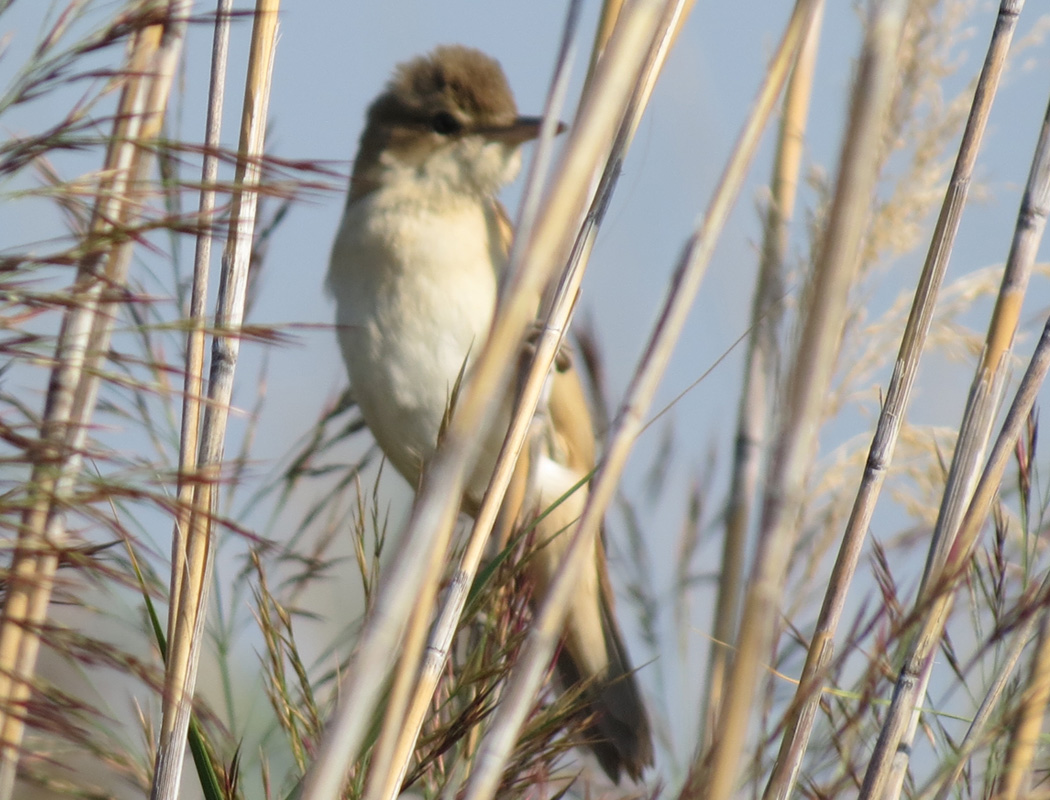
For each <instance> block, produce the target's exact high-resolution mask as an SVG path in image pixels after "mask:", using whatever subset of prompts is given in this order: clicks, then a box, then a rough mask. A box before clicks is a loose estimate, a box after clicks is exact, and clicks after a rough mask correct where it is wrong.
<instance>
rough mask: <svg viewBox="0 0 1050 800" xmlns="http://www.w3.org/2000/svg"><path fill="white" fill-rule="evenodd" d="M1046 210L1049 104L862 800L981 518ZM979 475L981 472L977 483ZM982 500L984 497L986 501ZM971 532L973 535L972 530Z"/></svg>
mask: <svg viewBox="0 0 1050 800" xmlns="http://www.w3.org/2000/svg"><path fill="white" fill-rule="evenodd" d="M1048 210H1050V106H1048V107H1047V113H1046V116H1045V117H1044V119H1043V126H1042V130H1041V132H1040V136H1039V143H1038V145H1037V146H1036V152H1035V156H1034V158H1033V161H1032V168H1031V171H1030V173H1029V176H1028V185H1027V187H1026V189H1025V194H1024V198H1023V200H1022V202H1021V209H1020V211H1019V214H1018V220H1017V226H1016V228H1015V230H1014V237H1013V241H1012V242H1011V246H1010V254H1009V256H1008V257H1007V260H1006V268H1005V270H1004V272H1003V280H1002V285H1001V287H1000V290H999V296H998V298H997V299H996V304H995V309H994V310H993V312H992V319H991V322H990V323H989V327H988V334H987V336H986V338H985V348H984V352H983V354H982V356H981V361H980V363H979V364H978V366H977V372H976V374H975V375H974V380H973V384H972V385H971V387H970V394H969V398H968V400H967V404H966V410H965V411H964V412H963V420H962V423H961V424H960V428H959V440H958V443H957V444H956V447H955V454H954V456H953V458H952V465H951V469H950V471H949V473H948V483H947V486H946V487H945V495H944V499H943V501H942V503H941V510H940V514H939V516H938V519H937V524H936V525H935V527H934V534H933V541H932V543H931V545H930V553H929V558H928V560H927V565H926V566H927V569H926V572H925V573H924V575H923V582H922V585H921V586H920V587H919V595H918V598H917V599H916V609H918V610H921V611H922V612H923V615H924V624H923V627H922V630H921V631H920V633H919V634H918V635H917V637H916V638H913V639H912V640H911V641H910V642H909V643H907V650H906V653H905V657H904V659H903V666H902V667H901V672H900V675H899V676H898V678H897V683H896V686H895V688H894V692H893V700H892V701H891V703H890V708H889V711H888V712H887V715H886V719H885V720H884V722H883V727H882V730H881V731H880V733H879V738H878V741H877V742H876V744H875V750H874V753H873V754H872V759H871V761H870V762H869V765H868V770H867V773H866V774H865V777H864V784H863V786H862V789H861V797H862V798H865V799H866V800H867V799H868V798H883V797H896V796H897V795H898V794H899V792H900V789H901V787H902V785H903V781H904V775H905V773H906V771H907V764H908V757H907V751H908V749H910V746H911V741H912V739H913V737H914V732H915V730H916V728H917V727H918V719H919V705H920V698H922V696H923V695H924V694H925V691H926V684H927V682H928V680H929V675H930V669H931V667H932V664H933V652H934V649H935V647H936V644H937V642H939V640H940V636H941V632H942V631H943V625H944V623H945V621H946V619H947V613H948V610H949V608H950V603H949V601H948V599H947V596H946V595H943V593H944V592H945V591H946V589H945V585H944V583H945V578H944V576H945V575H947V574H951V573H950V572H949V566H951V567H952V568H953V569H955V568H958V567H959V562H958V558H959V553H960V551H961V550H962V549H965V548H967V547H968V545H967V544H966V539H965V536H966V535H970V533H971V532H970V530H969V529H970V528H976V530H979V528H980V524H981V522H983V516H982V517H981V518H980V519H977V520H976V521H975V519H974V516H975V514H977V513H978V512H976V511H975V510H974V509H975V507H977V506H978V505H979V500H980V501H982V502H983V498H979V496H978V494H977V493H974V494H973V497H972V499H970V498H971V493H970V489H971V487H972V486H973V485H974V483H975V482H976V480H977V478H976V476H977V475H978V471H979V469H980V461H981V459H982V454H983V451H984V447H985V444H986V442H987V439H988V434H989V432H990V429H991V425H992V423H993V421H994V415H995V409H996V406H997V404H998V402H999V399H1000V397H1001V393H1002V386H1003V383H1004V381H1005V374H1006V367H1007V364H1008V362H1009V356H1010V350H1011V347H1012V344H1013V338H1014V334H1015V332H1016V330H1017V324H1018V321H1019V318H1020V313H1021V305H1022V301H1023V299H1024V293H1025V289H1026V287H1027V285H1028V278H1029V276H1030V275H1031V271H1032V266H1033V264H1034V262H1035V256H1036V253H1037V251H1038V248H1039V242H1040V241H1041V239H1042V234H1043V231H1044V229H1045V227H1046V218H1047V213H1048ZM1000 438H1001V437H1000ZM989 461H991V459H990V460H989ZM989 469H990V465H989V467H986V468H985V473H984V475H985V477H987V475H988V471H989ZM984 480H985V478H984V477H982V484H983V481H984ZM995 486H996V487H997V486H998V484H995ZM978 491H984V492H986V493H989V494H990V493H994V491H995V487H991V488H989V487H987V486H983V488H982V486H979V487H978ZM987 502H988V503H990V502H991V501H990V498H989V499H988V500H987ZM967 508H969V510H968V511H967V510H966V509H967ZM964 512H965V513H966V517H965V518H963V513H964ZM960 523H961V524H960ZM972 535H973V536H974V538H975V537H976V531H974V532H973V533H972ZM950 558H954V559H955V562H954V563H951V562H950V560H949V559H950ZM962 563H965V562H962ZM942 595H943V596H942Z"/></svg>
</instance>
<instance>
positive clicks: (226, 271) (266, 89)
mask: <svg viewBox="0 0 1050 800" xmlns="http://www.w3.org/2000/svg"><path fill="white" fill-rule="evenodd" d="M279 7H280V3H279V0H259V2H258V3H257V4H256V7H255V13H254V24H253V26H252V41H251V48H250V51H249V56H248V75H247V79H246V85H245V92H244V108H243V111H242V114H241V135H240V142H239V145H238V151H237V152H238V159H237V169H236V173H235V175H234V186H235V191H234V195H233V202H232V206H231V209H230V229H229V234H228V238H227V243H226V251H225V253H224V254H223V262H222V273H221V275H220V278H219V296H218V298H217V303H216V306H217V308H216V314H215V329H216V333H215V336H214V338H213V340H212V358H211V370H210V375H209V380H208V402H207V404H206V406H205V410H204V418H203V422H202V426H201V435H200V449H199V452H198V457H197V462H198V475H199V480H197V481H196V482H195V484H194V491H193V500H192V504H191V513H190V516H189V520H188V524H187V529H186V532H185V533H186V558H185V575H184V577H183V579H182V581H181V590H180V592H179V597H178V603H177V604H174V603H173V604H172V605H171V607H170V608H169V615H171V616H174V617H175V619H174V620H173V621H172V620H171V619H170V617H169V623H168V628H169V630H171V631H172V632H173V633H172V636H171V639H170V641H169V642H168V662H167V664H166V670H165V676H164V708H163V716H162V719H161V730H160V740H159V745H158V748H157V758H156V763H155V769H154V778H153V786H152V789H151V794H150V797H151V798H152V800H175V798H177V797H178V796H179V781H180V779H181V775H182V763H183V760H184V753H185V749H186V748H185V741H186V731H187V728H188V726H189V718H190V710H191V704H192V698H193V691H194V686H195V683H196V677H197V666H198V663H199V659H200V648H201V640H202V638H203V635H204V621H205V618H206V616H207V615H206V609H207V600H208V592H209V588H210V583H211V580H210V579H211V565H212V551H213V544H214V543H213V533H214V528H213V522H214V509H215V507H216V499H217V494H218V486H219V479H220V477H221V474H220V473H221V466H222V461H223V449H224V446H225V440H226V422H227V419H228V417H229V411H230V401H231V398H232V395H233V378H234V373H235V370H236V365H237V355H238V352H239V350H240V328H241V325H242V322H243V319H244V304H245V298H246V292H247V285H248V267H249V264H250V262H251V250H252V241H253V237H254V232H255V212H256V207H257V204H258V199H259V190H258V187H259V183H260V181H261V178H262V167H261V159H262V156H263V152H264V144H265V133H266V112H267V107H268V104H269V97H270V85H271V78H272V75H273V58H274V49H275V46H276V42H277V11H278V9H279Z"/></svg>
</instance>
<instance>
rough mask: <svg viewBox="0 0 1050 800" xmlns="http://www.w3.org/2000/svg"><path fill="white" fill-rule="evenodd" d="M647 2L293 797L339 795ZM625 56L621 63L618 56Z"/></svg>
mask: <svg viewBox="0 0 1050 800" xmlns="http://www.w3.org/2000/svg"><path fill="white" fill-rule="evenodd" d="M655 5H657V4H655V3H651V2H650V3H645V2H638V3H635V4H633V5H632V6H631V10H630V11H628V12H625V17H624V18H623V19H624V20H625V21H627V24H623V25H622V27H621V26H618V31H619V33H618V35H617V36H614V39H613V42H611V43H610V48H611V50H610V52H614V51H615V52H616V53H617V54H618V55H617V57H615V58H614V57H612V56H610V58H609V59H607V61H608V64H607V66H606V67H605V68H601V69H599V72H598V76H597V77H596V79H595V83H594V92H593V93H592V95H591V96H590V97H589V98H588V99H587V100H586V101H585V103H584V106H583V109H582V110H581V112H580V115H579V116H578V118H577V123H576V125H574V127H573V129H572V130H571V131H570V133H569V141H568V142H567V144H566V147H565V153H564V156H563V158H562V161H561V167H560V168H559V169H558V170H556V172H555V174H556V178H555V181H554V184H553V185H552V187H551V189H550V191H549V192H548V194H547V197H546V203H545V213H544V214H543V215H542V217H541V218H540V219H539V220H537V223H536V225H535V227H534V228H533V229H532V231H531V232H530V235H529V237H528V240H527V241H526V242H524V243H522V249H521V250H520V251H516V253H515V254H514V256H513V257H512V260H511V262H510V264H509V265H508V271H507V284H506V287H505V289H504V290H503V293H502V295H501V306H500V310H499V313H498V314H497V317H496V321H495V323H494V326H493V330H492V332H491V334H490V336H489V338H488V339H487V341H486V342H485V345H484V347H483V348H482V351H481V353H480V354H479V358H478V360H477V361H476V362H475V364H474V367H473V372H472V375H471V377H470V379H469V380H468V381H467V383H466V385H465V386H464V387H463V391H462V392H461V393H460V397H459V398H458V401H457V404H456V408H455V410H454V412H453V416H452V421H451V423H450V425H449V427H448V429H447V430H446V433H445V439H444V442H443V444H442V446H441V447H439V448H438V450H437V451H436V453H435V455H434V458H433V459H432V460H431V462H430V464H429V465H427V468H426V469H425V472H424V477H423V480H422V486H421V488H420V491H419V493H418V494H417V496H416V502H415V504H414V506H413V510H412V515H411V517H410V519H409V521H408V525H407V527H406V529H405V531H404V532H403V533H402V543H401V544H400V546H399V548H398V549H399V552H401V553H402V558H401V559H400V560H399V561H398V562H397V564H396V565H395V566H394V569H393V571H392V574H391V576H390V579H389V581H388V582H386V583H384V584H383V586H382V588H381V589H380V593H379V597H378V598H377V600H376V604H375V607H374V610H373V613H372V615H371V617H370V618H369V619H368V620H367V621H366V623H365V627H364V629H363V631H362V634H361V637H360V639H359V641H358V645H357V648H356V650H355V658H354V662H353V664H352V668H351V670H350V672H349V674H348V677H347V680H346V682H345V685H344V687H343V691H342V692H341V698H340V703H339V706H338V708H337V709H336V712H335V715H334V719H333V721H332V724H331V726H330V727H329V730H328V733H327V735H326V738H325V741H324V743H323V745H322V748H321V751H320V753H319V756H318V759H317V761H316V762H315V764H314V767H313V769H312V770H311V771H310V773H308V775H307V776H306V779H305V783H304V789H303V800H319V798H327V797H330V796H333V794H334V793H335V792H337V791H338V790H339V787H340V786H341V783H342V775H343V771H344V769H345V765H346V764H348V763H350V762H351V761H352V759H353V758H354V756H355V755H356V754H357V752H358V749H359V747H360V745H361V742H362V740H363V736H364V733H365V730H366V728H367V724H368V719H369V718H370V716H371V714H372V711H373V710H374V708H375V704H376V702H377V699H378V694H379V690H380V688H381V685H382V682H383V680H384V679H385V676H386V675H387V672H388V670H389V667H390V664H391V663H392V660H393V658H392V654H393V651H394V650H395V649H396V647H397V644H398V642H399V641H400V638H401V634H402V631H403V629H404V626H405V622H406V620H407V618H408V616H409V613H410V610H411V607H412V605H413V604H414V602H415V596H416V594H417V592H418V591H419V587H420V585H421V582H422V580H423V579H424V578H425V576H426V575H428V574H436V573H437V570H438V569H439V568H440V566H441V563H442V558H441V556H442V555H443V553H444V551H445V550H446V549H447V546H448V541H449V537H450V534H451V529H452V526H453V524H454V522H455V518H456V513H457V511H458V507H459V497H460V496H461V489H462V484H463V475H464V471H465V467H466V464H467V463H468V462H469V459H470V458H471V456H472V455H473V452H474V450H475V448H476V446H477V442H476V441H475V440H476V436H475V433H476V431H477V430H478V429H485V428H486V427H487V425H488V423H489V421H490V419H491V417H492V414H493V412H494V406H495V404H496V402H498V401H499V399H500V398H501V397H503V396H504V393H505V391H506V389H507V387H508V385H509V382H510V377H511V373H512V371H513V369H514V365H515V364H516V363H517V356H518V352H519V349H520V343H521V342H522V341H523V339H524V336H525V333H526V330H527V328H528V324H529V322H530V320H532V319H534V317H535V302H536V298H537V297H539V296H540V295H541V294H542V292H543V288H544V286H545V285H546V284H547V283H548V281H549V280H550V277H551V275H552V274H553V273H554V270H555V269H556V268H557V267H558V265H559V264H561V263H563V261H564V259H565V258H566V257H567V256H568V254H569V251H570V250H571V247H572V243H573V240H574V238H575V236H576V232H577V229H578V225H579V223H578V220H579V219H580V218H581V217H582V215H583V210H584V209H585V208H586V206H587V205H588V204H589V202H590V199H591V197H592V195H593V191H594V186H595V185H596V180H595V178H596V176H597V173H598V171H599V170H600V169H601V168H602V164H603V162H604V160H605V159H606V158H607V155H608V151H609V148H610V146H611V143H612V140H613V134H614V131H615V130H616V128H617V126H618V125H619V123H620V120H621V118H622V115H623V110H624V107H625V105H626V99H627V97H628V96H629V93H630V91H631V89H632V88H633V86H634V85H635V83H636V80H637V75H636V73H637V69H634V70H633V71H632V69H631V68H630V65H631V64H633V63H635V59H636V58H639V60H640V57H638V53H639V52H640V51H641V50H642V48H645V52H648V42H650V41H651V38H652V37H651V31H650V28H651V27H652V20H653V18H654V16H656V14H657V9H656V8H654V6H655ZM624 31H626V32H624ZM617 42H619V44H617ZM626 53H630V54H631V57H630V58H626V59H625V58H624V54H626ZM623 61H626V65H625V64H624V63H621V62H623ZM435 553H436V554H437V556H436V557H435V555H434V554H435ZM428 564H429V565H430V568H429V571H428V569H427V566H428Z"/></svg>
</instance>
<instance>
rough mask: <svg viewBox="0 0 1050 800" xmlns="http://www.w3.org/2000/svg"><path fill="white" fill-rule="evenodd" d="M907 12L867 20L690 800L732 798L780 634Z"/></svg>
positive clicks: (890, 7)
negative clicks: (724, 673) (707, 746)
mask: <svg viewBox="0 0 1050 800" xmlns="http://www.w3.org/2000/svg"><path fill="white" fill-rule="evenodd" d="M905 8H906V3H905V2H904V0H890V1H889V2H882V3H875V4H873V6H872V9H871V12H870V16H869V19H868V24H867V33H866V37H865V42H864V47H863V51H862V54H861V59H860V64H859V70H858V75H857V80H856V85H855V86H854V90H853V93H852V100H851V104H850V112H849V118H848V119H849V122H848V129H847V132H846V137H845V141H844V145H843V149H842V153H841V157H840V160H839V166H838V177H837V180H836V183H835V189H834V196H833V199H832V203H831V207H830V210H829V215H828V221H827V229H826V231H825V233H824V237H823V240H822V243H821V248H820V255H819V257H818V261H817V263H816V265H815V268H814V272H813V275H812V277H811V280H810V285H811V286H812V287H814V290H813V291H811V292H810V293H809V297H810V302H809V304H808V307H807V308H806V309H805V310H804V319H803V324H802V334H801V337H800V339H799V342H798V349H797V353H796V355H795V359H794V363H793V364H792V366H791V371H790V374H789V376H788V380H787V386H786V389H785V391H784V399H783V413H782V418H781V420H780V426H779V430H778V433H777V436H776V438H775V440H774V441H775V449H774V454H773V459H772V461H771V464H770V467H769V471H768V476H769V477H768V482H767V487H766V492H765V496H764V500H763V509H762V518H761V522H760V524H759V540H758V548H757V552H756V553H755V560H754V565H753V567H752V572H751V577H750V580H749V582H748V588H747V593H746V598H745V602H744V610H743V616H742V619H741V623H740V634H739V637H738V640H737V648H736V657H735V659H734V665H733V672H732V676H731V677H730V681H729V689H728V691H727V693H726V697H725V701H724V704H723V709H722V713H721V715H720V716H719V718H718V725H717V728H716V730H715V735H714V736H713V737H712V741H713V745H712V748H711V751H710V759H709V761H708V763H707V764H706V765H705V766H703V768H701V763H702V762H701V761H699V760H698V762H697V763H696V764H695V765H694V770H693V773H692V774H691V776H690V780H689V782H688V783H687V787H686V789H685V790H684V791H683V796H684V797H701V796H705V797H709V798H712V800H726V798H728V797H730V796H731V795H732V794H733V792H734V791H735V790H736V783H737V780H738V777H739V773H740V759H741V754H742V752H743V746H744V740H745V738H746V735H747V729H748V723H749V721H750V719H751V713H750V712H751V708H752V704H753V702H754V696H755V692H756V689H757V685H758V677H759V674H760V671H761V668H762V664H764V663H765V662H766V661H767V660H768V658H769V654H770V652H771V651H772V647H773V643H774V640H775V636H776V631H777V627H778V625H777V621H778V617H779V604H780V597H781V593H782V591H783V585H784V580H785V576H786V570H787V565H788V564H789V563H790V560H791V559H790V556H791V552H792V549H793V548H794V543H795V541H796V539H797V528H798V522H799V520H798V517H799V510H800V508H801V506H802V498H803V493H804V492H805V485H806V477H807V475H808V465H809V464H810V463H811V461H812V458H813V455H814V453H815V450H816V446H817V430H818V420H819V419H820V416H821V414H822V413H823V409H824V402H825V399H826V397H827V393H828V389H829V386H830V383H831V377H832V373H833V371H834V366H835V361H836V356H837V354H838V349H839V342H840V340H841V337H842V331H843V327H844V325H845V322H846V309H847V305H848V295H849V289H850V287H851V285H852V283H853V277H854V273H855V272H856V265H857V261H858V257H859V253H860V247H861V232H862V231H863V230H864V227H865V226H864V223H865V220H866V218H867V216H868V214H869V211H870V205H871V198H872V196H873V194H874V188H875V180H876V175H875V163H876V158H875V154H876V153H877V151H878V148H879V146H880V143H881V138H882V133H883V129H884V126H885V120H886V115H887V111H888V108H889V101H890V98H891V97H892V88H893V81H894V77H895V75H896V66H897V47H898V43H899V41H900V33H901V29H902V26H903V22H904V13H905Z"/></svg>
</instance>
